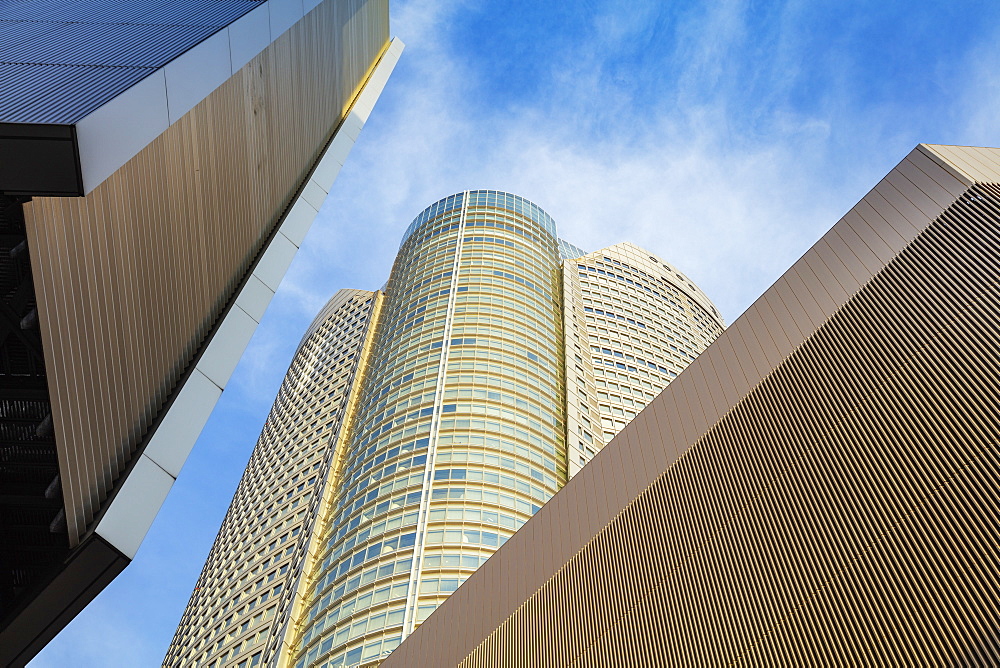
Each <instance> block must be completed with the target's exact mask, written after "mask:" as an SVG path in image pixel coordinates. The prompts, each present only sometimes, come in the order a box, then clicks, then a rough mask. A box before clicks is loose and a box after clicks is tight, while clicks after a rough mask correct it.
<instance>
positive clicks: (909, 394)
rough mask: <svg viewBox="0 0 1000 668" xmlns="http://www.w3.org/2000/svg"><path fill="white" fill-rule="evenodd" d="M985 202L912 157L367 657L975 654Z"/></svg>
mask: <svg viewBox="0 0 1000 668" xmlns="http://www.w3.org/2000/svg"><path fill="white" fill-rule="evenodd" d="M998 203H1000V149H985V148H964V147H953V146H928V145H920V146H918V147H917V148H915V149H914V150H913V151H912V152H911V153H910V154H909V155H908V156H906V158H905V159H904V160H903V161H902V162H900V163H899V165H897V166H896V168H895V169H893V170H892V171H891V172H890V173H889V174H888V175H887V176H886V177H885V178H884V179H882V181H881V182H879V183H878V185H876V186H875V188H874V189H873V190H872V191H871V192H869V193H868V194H867V195H866V196H865V197H864V199H862V200H861V201H860V202H859V203H858V204H857V205H856V206H855V207H854V208H852V209H851V210H850V211H849V212H848V213H847V214H846V215H845V216H844V217H843V218H842V219H841V220H840V221H839V222H838V223H837V224H836V225H834V226H833V228H832V229H831V230H830V231H829V232H828V233H827V234H826V235H824V236H823V238H821V239H820V240H819V241H818V242H817V243H816V245H814V246H813V247H812V248H811V249H810V250H809V251H808V252H807V253H806V254H805V255H804V256H803V257H802V258H801V259H799V260H798V261H797V262H796V263H795V264H794V265H793V266H792V267H791V269H789V270H788V271H787V272H786V273H785V274H784V275H783V276H782V277H781V278H779V279H778V281H777V282H776V283H775V284H774V285H773V286H771V287H770V288H769V289H768V290H767V292H765V293H764V295H763V296H762V297H760V299H758V300H757V301H756V302H755V303H754V304H753V305H752V306H751V307H750V308H749V309H748V310H747V311H746V313H744V314H743V315H742V316H741V317H740V318H739V319H738V320H737V321H736V322H734V323H733V324H732V325H731V326H730V327H729V328H728V329H727V330H726V331H725V332H723V333H722V335H721V336H719V337H718V339H717V340H716V341H715V342H714V343H712V345H710V346H709V347H708V349H707V350H705V351H704V352H703V353H702V354H701V355H700V356H699V357H698V358H697V360H695V361H694V362H692V363H691V365H690V366H689V367H688V368H687V369H686V370H685V371H684V372H683V373H681V374H680V375H679V376H678V377H677V379H676V380H674V381H673V382H671V384H670V385H669V386H668V387H667V388H666V389H665V390H664V391H663V392H662V393H660V394H659V396H657V397H656V399H654V400H653V401H652V402H650V403H649V405H648V406H647V407H646V408H645V410H643V411H642V412H641V413H640V414H639V415H638V416H637V417H636V418H635V419H634V420H633V421H632V422H631V423H629V425H628V426H626V427H625V428H624V429H623V430H622V431H621V432H620V433H619V434H618V435H617V436H616V437H615V438H614V439H613V440H612V441H611V442H610V443H609V444H608V445H607V447H605V448H604V449H603V450H602V451H601V452H600V453H598V454H597V456H596V457H595V458H594V460H593V461H592V462H591V463H590V465H589V466H586V467H585V468H583V469H582V470H581V471H580V473H579V474H578V475H576V476H575V477H574V478H573V479H572V480H571V481H570V482H569V483H568V484H567V485H566V487H564V488H563V489H562V491H560V492H559V493H558V494H556V495H555V496H554V497H553V498H552V499H551V500H550V501H549V502H548V503H547V504H546V505H545V506H543V507H542V509H541V510H540V511H539V512H538V513H537V514H535V516H534V517H533V518H532V519H531V520H530V521H529V522H528V523H527V524H525V525H524V526H523V527H522V528H521V529H520V530H519V531H518V532H517V533H516V534H515V535H514V536H513V537H512V538H511V539H510V540H508V541H507V542H506V543H505V545H504V546H503V547H502V548H501V549H500V550H498V551H497V552H496V554H494V555H493V557H492V558H491V559H490V560H489V561H488V562H486V564H485V565H483V566H482V567H481V568H480V569H479V570H477V571H476V572H475V573H474V574H473V575H472V576H471V577H470V578H469V579H468V580H467V581H466V582H465V584H463V585H462V587H461V588H459V589H458V590H457V591H456V592H455V594H454V595H453V596H451V598H449V599H448V600H447V601H445V602H444V604H443V605H442V606H440V608H439V609H438V610H437V611H436V612H435V613H434V614H433V615H431V616H430V617H429V618H428V619H427V620H426V621H425V622H424V623H423V624H422V625H421V626H420V628H418V629H417V630H416V631H415V632H414V633H413V634H412V635H411V636H410V637H409V638H407V639H406V641H405V642H404V643H403V644H402V645H401V646H400V647H399V648H398V649H397V650H396V651H395V652H393V653H392V654H391V655H390V656H389V657H388V659H387V660H385V661H384V662H382V664H381V665H382V667H383V668H401V667H406V668H409V667H412V666H435V667H441V668H444V667H446V666H462V667H468V668H473V667H479V668H487V667H488V668H495V667H498V666H512V667H513V666H537V667H539V668H548V667H555V666H650V667H652V666H692V667H698V668H703V667H705V666H732V665H739V666H828V665H842V666H995V665H998V663H1000V640H998V635H997V629H998V628H1000V626H998V625H1000V607H998V603H997V601H998V600H1000V587H998V584H997V577H996V575H997V573H998V572H1000V552H998V550H997V541H996V538H997V516H996V499H997V496H998V492H1000V483H998V480H1000V478H998V475H997V468H998V464H1000V461H998V449H997V445H998V443H1000V411H998V410H997V406H998V401H1000V376H998V375H997V367H998V353H997V350H998V348H997V331H998V330H997V323H998V322H1000V292H998V285H1000V265H998V262H997V258H998V257H1000V204H998Z"/></svg>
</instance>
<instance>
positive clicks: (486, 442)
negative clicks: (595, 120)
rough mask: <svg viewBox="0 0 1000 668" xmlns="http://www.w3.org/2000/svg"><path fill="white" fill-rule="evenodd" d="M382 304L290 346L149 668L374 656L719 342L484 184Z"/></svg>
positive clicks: (705, 315)
mask: <svg viewBox="0 0 1000 668" xmlns="http://www.w3.org/2000/svg"><path fill="white" fill-rule="evenodd" d="M566 257H573V258H575V259H572V260H565V261H563V259H564V258H566ZM383 290H384V292H379V293H376V295H377V296H376V298H375V299H376V301H377V303H378V304H379V306H378V308H377V309H376V312H375V313H374V314H373V315H371V316H370V317H368V318H367V320H364V321H362V320H361V319H359V318H358V317H357V316H356V314H355V313H354V312H351V311H346V310H345V311H344V312H336V313H331V312H329V308H330V307H328V308H327V310H326V311H324V313H323V314H321V315H320V316H319V317H318V318H317V322H322V323H323V327H324V328H325V329H327V330H328V334H327V336H326V338H325V339H317V340H316V341H314V342H312V343H310V344H309V345H307V346H306V345H304V346H302V347H300V349H299V351H298V352H297V353H296V356H295V358H294V359H293V361H292V365H291V368H290V370H289V375H288V377H287V378H286V384H285V385H284V386H283V387H282V391H281V392H280V393H279V395H278V398H277V399H276V401H275V408H274V409H273V410H272V413H271V415H270V416H269V418H268V421H267V423H266V424H265V427H264V429H263V431H262V433H261V436H260V439H259V441H258V443H257V447H256V449H255V450H254V455H253V457H252V458H251V461H250V465H249V467H248V469H247V474H246V475H245V476H244V479H243V481H242V482H241V483H240V487H239V488H238V490H237V492H236V497H235V498H234V501H233V506H232V507H231V509H230V514H229V516H227V519H226V522H225V524H224V525H223V527H222V530H221V531H220V533H219V537H218V538H217V540H216V543H215V546H214V547H213V548H212V553H211V554H210V555H209V559H208V561H207V563H206V564H205V568H204V570H203V571H202V575H201V578H200V579H199V582H198V587H197V589H196V590H195V592H194V594H193V595H192V597H191V602H190V603H189V604H188V608H187V610H186V611H185V613H184V616H183V618H182V620H181V623H180V626H179V628H178V631H177V634H176V635H175V637H174V643H173V644H172V645H171V649H170V653H169V654H168V656H167V661H166V664H167V665H171V666H186V665H192V664H194V665H201V666H207V667H210V668H221V667H222V666H232V665H234V664H239V663H241V662H243V661H247V662H248V664H247V665H248V666H250V665H256V664H255V663H254V662H255V661H259V662H261V664H262V665H263V664H264V663H268V664H269V665H274V666H296V668H304V667H306V666H308V667H320V666H322V667H324V668H344V667H345V666H358V665H371V664H372V662H378V661H379V660H380V659H381V658H382V657H384V656H385V655H387V654H389V653H390V652H391V651H392V650H394V649H395V648H396V647H397V646H398V645H399V643H400V642H401V641H402V640H403V638H405V637H406V636H407V635H408V634H409V633H411V632H412V630H413V629H414V628H416V627H417V626H418V625H419V624H421V623H422V622H423V621H424V619H426V618H427V617H428V615H431V614H432V613H433V611H434V610H435V609H436V608H437V606H438V605H440V604H441V603H442V602H444V601H445V600H447V598H448V597H449V596H450V595H451V593H452V592H453V591H455V590H456V589H457V588H458V587H459V585H460V584H461V583H462V582H463V581H464V580H465V579H466V578H468V577H469V576H470V575H472V574H473V572H474V571H475V570H476V568H478V567H479V566H480V565H481V564H483V563H484V562H487V560H488V559H490V558H491V555H493V554H494V553H495V552H496V550H497V548H498V547H499V546H501V545H503V544H504V542H505V541H507V540H508V539H509V538H510V537H511V535H513V534H514V532H515V531H517V529H518V528H519V527H521V526H523V525H524V524H525V523H526V522H528V521H529V519H530V518H531V515H532V514H533V513H535V512H537V511H538V509H539V508H540V507H542V504H544V503H545V502H546V501H547V500H548V499H550V498H551V497H552V495H553V494H555V493H556V492H557V491H558V489H560V488H561V487H562V486H563V485H564V484H565V483H566V480H567V479H568V478H569V477H570V476H572V475H573V473H574V472H575V471H577V470H579V469H580V466H582V465H583V464H585V463H586V461H587V460H589V458H590V457H592V456H594V455H595V454H596V452H597V451H598V450H600V448H601V447H602V445H603V443H604V442H605V437H607V439H608V440H610V438H612V437H613V436H614V434H615V433H616V432H617V431H618V430H619V429H620V428H621V427H622V426H624V423H625V421H626V420H628V419H630V418H632V417H634V416H635V412H636V411H637V410H641V409H642V408H643V407H644V406H645V404H646V402H647V401H651V400H652V399H653V397H654V393H655V392H657V391H659V390H660V389H662V388H663V387H664V386H665V385H666V384H667V383H668V382H670V380H671V378H673V377H675V376H676V375H677V374H678V373H679V372H680V371H681V370H683V368H684V367H685V366H687V364H688V363H689V362H690V360H691V359H693V358H694V356H695V355H697V354H698V353H699V352H700V351H702V350H704V349H705V347H706V346H707V345H708V344H709V343H710V342H711V341H712V340H714V339H715V337H716V336H718V334H719V332H721V331H722V328H723V324H722V322H721V319H718V317H717V315H716V314H715V313H714V307H713V306H712V305H711V302H710V301H709V300H708V299H707V297H705V296H704V295H703V294H702V293H701V292H700V291H698V290H697V288H694V287H693V285H691V284H690V283H688V282H687V280H686V279H683V278H682V277H681V275H680V274H679V273H678V272H677V270H676V268H673V267H671V266H670V265H668V264H667V263H666V262H663V261H662V260H659V259H657V258H655V257H654V256H652V255H650V254H649V253H648V252H646V251H643V250H641V249H640V248H638V247H636V246H634V245H632V244H617V245H615V246H611V247H609V248H604V249H601V250H598V251H594V252H593V253H585V252H584V251H582V250H580V249H579V248H576V247H575V246H572V245H571V244H568V243H566V242H563V241H560V240H558V239H557V237H556V229H555V223H554V222H553V220H552V219H551V218H550V217H549V216H548V214H546V213H545V212H544V211H542V210H541V209H540V208H539V207H538V206H536V205H535V204H532V203H531V202H529V201H528V200H525V199H524V198H522V197H519V196H517V195H513V194H510V193H504V192H498V191H495V190H473V191H465V192H462V193H457V194H455V195H451V196H449V197H446V198H444V199H442V200H440V201H438V202H435V203H434V204H432V205H431V206H429V207H428V208H427V209H425V210H424V211H423V212H422V213H421V214H419V215H418V216H417V217H416V219H415V220H414V221H413V223H412V224H411V225H410V227H409V228H408V229H407V230H406V233H405V234H404V236H403V243H402V244H401V246H400V249H399V253H398V254H397V256H396V260H395V262H394V264H393V269H392V274H391V276H390V279H389V281H388V282H387V284H386V286H385V287H384V288H383ZM339 294H340V293H338V295H339ZM361 294H365V295H370V294H371V293H361ZM367 298H368V299H369V300H370V297H367ZM378 300H381V301H380V302H378ZM332 303H333V302H331V304H332ZM315 327H316V325H315V324H314V326H313V329H315ZM357 328H363V329H364V330H365V331H367V336H368V337H369V338H368V339H367V340H368V341H369V342H370V343H365V345H364V346H363V347H359V348H358V350H357V351H355V350H354V349H351V350H348V349H347V348H346V347H345V346H349V345H351V342H352V340H353V338H352V337H358V336H360V334H359V333H358V329H357ZM309 336H310V335H309V334H307V338H308V337H309ZM588 342H590V343H591V344H592V345H590V346H588V345H587V343H588ZM354 345H355V346H360V344H358V343H356V342H355V344H354ZM355 354H357V355H359V357H358V359H359V360H360V361H358V366H357V367H356V370H355V368H354V367H352V368H351V371H350V373H346V372H344V367H343V366H339V365H340V364H341V363H342V360H344V359H345V356H347V357H348V358H351V356H353V355H355ZM307 373H308V374H309V376H308V377H309V378H310V379H316V380H315V383H312V384H310V383H307V382H305V381H304V380H302V379H304V378H305V377H306V374H307ZM292 379H299V380H297V381H296V382H293V380H292ZM330 388H334V389H333V390H330ZM339 393H349V396H350V398H348V399H344V400H342V397H344V396H347V395H342V394H339ZM345 402H346V403H345ZM320 435H323V438H322V440H321V441H317V438H318V437H319V436H320ZM323 453H330V454H329V455H324V454H323ZM320 455H323V456H326V457H331V458H332V459H323V456H320ZM321 461H322V462H332V463H320V462H321ZM320 498H322V501H321V502H320V503H321V505H320V507H319V510H317V505H316V503H317V502H316V499H320ZM306 545H308V547H305V546H306ZM487 563H488V562H487ZM233 582H240V585H239V587H238V588H237V589H234V585H233V584H232V583H233ZM273 620H283V621H281V623H278V622H277V621H273ZM278 646H280V647H281V649H280V651H277V652H275V651H273V648H274V647H278ZM255 657H256V658H255Z"/></svg>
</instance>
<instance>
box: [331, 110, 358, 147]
mask: <svg viewBox="0 0 1000 668" xmlns="http://www.w3.org/2000/svg"><path fill="white" fill-rule="evenodd" d="M364 126H365V121H364V119H363V118H361V116H360V114H357V113H356V112H355V111H354V110H353V109H352V110H351V113H349V114H347V118H345V119H344V123H343V125H341V126H340V130H338V131H337V132H338V134H344V135H346V136H347V138H348V139H350V140H351V141H357V140H358V135H359V134H361V128H363V127H364Z"/></svg>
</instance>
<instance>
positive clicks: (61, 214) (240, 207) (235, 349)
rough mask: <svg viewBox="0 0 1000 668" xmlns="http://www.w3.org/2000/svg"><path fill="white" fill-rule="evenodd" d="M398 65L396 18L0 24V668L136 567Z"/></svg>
mask: <svg viewBox="0 0 1000 668" xmlns="http://www.w3.org/2000/svg"><path fill="white" fill-rule="evenodd" d="M401 48H402V46H401V44H400V43H399V42H398V41H396V42H390V39H389V24H388V4H387V2H386V0H304V1H301V2H288V1H286V0H233V1H231V2H217V1H215V0H183V1H181V2H172V3H160V4H155V3H153V4H151V3H148V2H134V1H126V2H113V3H109V2H106V1H104V0H81V1H80V2H74V3H72V4H71V5H65V4H64V5H54V4H53V3H51V2H48V1H47V0H24V1H22V2H14V3H3V4H2V6H0V155H2V156H3V158H2V159H0V232H2V234H0V284H2V287H3V288H4V293H3V297H2V299H0V301H2V304H0V322H2V324H3V327H2V332H3V334H2V336H0V434H2V435H3V439H2V441H3V442H2V443H0V485H2V487H3V489H4V494H3V495H2V497H0V664H2V665H21V664H23V663H25V662H26V661H28V660H29V659H30V658H31V657H32V656H33V655H34V654H35V653H37V651H38V650H39V649H40V648H41V647H42V646H43V645H44V644H45V643H46V642H47V641H48V640H49V639H50V638H51V637H52V636H53V635H54V634H55V633H57V632H58V630H59V629H60V628H62V626H64V625H65V624H66V623H67V622H68V621H69V620H70V619H72V618H73V616H74V615H76V614H77V612H79V610H80V609H81V608H82V607H83V606H84V605H86V603H87V602H89V601H90V600H91V599H92V598H93V597H94V596H95V595H96V594H97V593H98V592H99V591H100V590H101V589H102V588H103V587H104V586H106V585H107V584H108V583H109V582H110V581H111V580H112V579H114V577H115V576H116V575H117V574H118V573H120V572H121V570H122V569H123V568H124V567H125V566H126V565H127V564H128V563H129V561H130V560H131V559H132V557H133V556H134V555H135V553H136V550H137V549H138V546H139V544H140V543H141V541H142V539H143V538H144V536H145V534H146V531H147V529H148V528H149V526H150V524H151V523H152V520H153V517H154V516H155V515H156V512H157V511H158V509H159V507H160V505H161V504H162V502H163V500H164V498H165V497H166V494H167V493H168V491H169V490H170V487H171V485H172V484H173V481H174V480H175V478H176V477H177V475H178V474H179V472H180V468H181V466H182V465H183V463H184V460H185V459H186V457H187V454H188V452H189V451H190V448H191V446H192V445H193V444H194V441H195V440H196V438H197V436H198V433H199V432H200V430H201V428H202V426H203V425H204V423H205V421H206V420H207V419H208V415H209V413H210V412H211V410H212V407H213V406H214V405H215V402H216V401H217V400H218V398H219V396H220V395H221V393H222V391H223V389H224V388H225V386H226V384H227V382H228V380H229V376H230V375H231V373H232V371H233V368H234V367H235V365H236V362H237V360H238V359H239V356H240V354H241V353H242V351H243V349H244V347H245V346H246V344H247V342H248V341H249V339H250V336H251V335H252V334H253V332H254V329H255V328H256V326H257V323H258V322H259V321H260V318H261V316H262V314H263V312H264V310H265V308H266V307H267V305H268V303H269V301H270V298H271V296H273V294H274V291H275V290H276V289H277V287H278V284H279V283H280V281H281V278H282V276H283V275H284V272H285V270H286V269H287V267H288V265H289V263H290V262H291V260H292V258H293V257H294V255H295V253H296V251H297V250H298V247H299V245H300V244H301V243H302V241H303V238H304V237H305V234H306V232H307V230H308V228H309V226H310V225H311V223H312V220H313V218H314V216H315V214H316V212H317V210H318V209H319V207H320V206H321V205H322V203H323V200H324V198H325V196H326V194H327V192H328V191H329V190H330V188H331V186H332V184H333V180H334V178H335V177H336V175H337V172H338V170H339V168H340V166H341V165H342V164H343V162H344V160H345V158H346V156H347V154H348V152H349V151H350V149H351V146H352V145H353V143H354V141H355V139H356V138H357V136H358V133H359V132H360V130H361V128H362V126H363V125H364V123H365V120H366V119H367V117H368V114H369V113H370V112H371V110H372V107H373V105H374V103H375V101H376V99H377V98H378V96H379V94H380V92H381V90H382V88H383V86H384V85H385V83H386V81H387V78H388V76H389V73H390V72H391V71H392V69H393V66H394V64H395V62H396V60H397V59H398V57H399V53H400V50H401Z"/></svg>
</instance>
